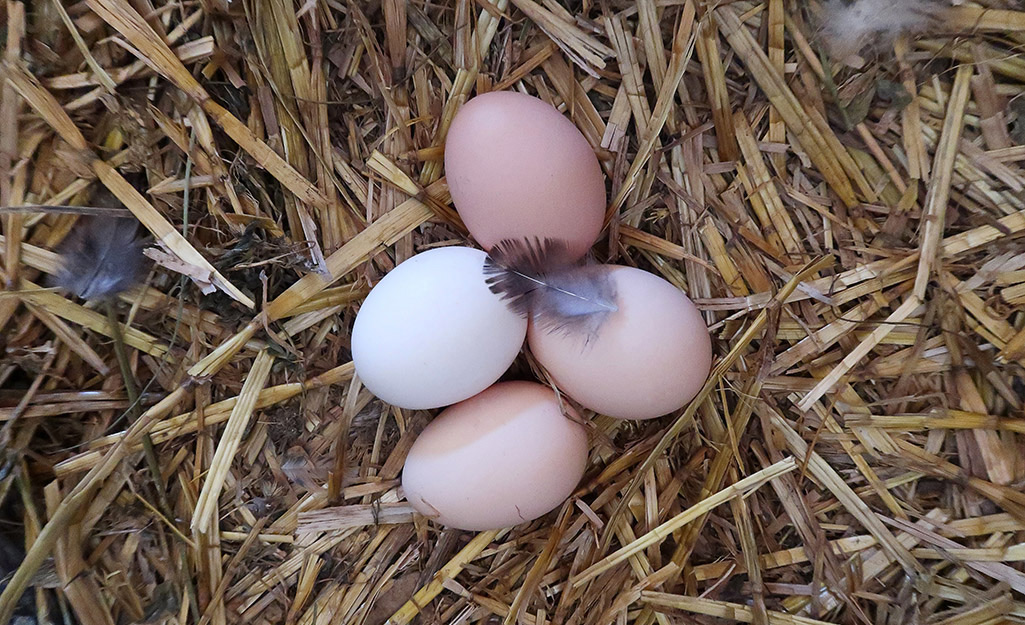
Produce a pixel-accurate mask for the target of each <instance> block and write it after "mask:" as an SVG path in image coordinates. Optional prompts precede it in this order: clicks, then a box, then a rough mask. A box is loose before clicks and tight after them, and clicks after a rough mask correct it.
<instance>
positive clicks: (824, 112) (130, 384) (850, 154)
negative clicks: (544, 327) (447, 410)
mask: <svg viewBox="0 0 1025 625" xmlns="http://www.w3.org/2000/svg"><path fill="white" fill-rule="evenodd" d="M863 1H867V0H863ZM875 4H876V5H878V4H879V3H875ZM886 4H887V5H895V6H892V7H889V8H888V9H887V10H890V9H892V10H894V11H898V12H899V11H900V10H901V8H902V7H903V8H908V7H911V8H912V9H913V8H915V7H920V6H923V4H924V3H922V2H920V1H918V0H912V1H910V2H908V1H907V0H905V4H903V5H902V4H901V3H900V2H897V0H894V2H891V3H886ZM911 5H914V6H911ZM849 8H850V7H846V6H842V5H841V4H838V3H837V1H836V0H831V1H830V2H829V3H827V4H826V5H823V4H820V3H818V2H817V1H815V0H811V1H808V2H806V1H805V0H799V1H784V0H766V1H765V2H751V1H747V0H738V1H736V2H715V3H713V2H705V1H704V0H669V1H662V0H638V1H636V2H633V1H625V0H623V1H620V0H607V1H603V2H597V3H596V2H591V1H589V0H585V1H584V2H569V3H564V2H556V1H555V0H477V1H476V2H471V1H470V0H451V1H448V2H440V3H423V2H413V3H405V2H401V1H400V0H380V2H356V1H351V0H350V1H342V0H310V1H309V2H294V1H292V0H235V1H233V2H232V1H228V0H200V2H163V1H162V0H83V1H81V2H69V3H61V2H54V1H52V0H35V1H33V2H30V3H23V2H20V1H18V0H6V1H5V2H4V4H3V5H2V7H0V11H2V13H0V15H3V17H4V19H3V20H2V23H3V28H2V29H0V31H2V32H3V34H2V35H0V38H2V40H3V42H4V46H3V48H4V57H3V65H2V68H3V82H2V87H0V98H2V100H0V206H2V215H0V220H2V225H3V240H2V242H0V254H2V261H3V262H2V263H0V268H2V278H3V280H4V290H3V291H2V292H0V327H2V337H3V342H2V351H0V447H2V453H0V502H2V513H0V521H2V523H0V536H2V538H0V555H2V557H0V566H2V567H3V569H2V570H0V578H3V579H4V581H5V583H6V587H5V590H4V592H3V594H2V595H0V623H5V622H9V621H10V619H12V618H13V619H17V620H15V621H14V622H19V623H51V622H52V623H75V622H77V623H82V624H83V625H94V624H95V625H101V624H113V623H118V624H123V623H183V624H184V623H202V624H204V625H205V624H208V623H209V624H212V625H218V624H224V623H275V624H277V623H289V624H292V623H302V624H309V625H314V624H326V623H346V624H349V623H353V624H358V623H366V624H368V625H380V624H381V623H384V622H385V621H388V622H390V623H395V624H403V623H410V622H414V621H417V622H422V623H479V622H488V623H491V622H503V623H524V624H527V625H534V624H538V625H542V624H544V625H547V624H550V623H551V624H555V623H559V624H563V623H565V624H573V625H577V624H581V625H583V624H590V623H595V624H598V623H601V624H605V623H637V624H643V625H650V624H653V623H659V624H660V625H666V624H670V623H720V622H750V623H755V624H756V625H766V624H769V623H771V624H774V625H775V624H797V623H800V624H812V623H823V622H824V623H852V624H853V623H866V624H868V623H876V624H897V623H955V622H956V623H959V624H965V625H973V624H989V623H994V624H995V623H1001V622H1008V621H1016V620H1017V621H1021V620H1022V619H1025V598H1023V593H1025V573H1023V571H1022V566H1021V562H1022V561H1023V560H1025V543H1022V539H1023V537H1025V533H1023V532H1025V495H1023V494H1022V490H1021V486H1022V483H1023V477H1025V453H1023V451H1025V450H1023V444H1022V443H1023V441H1022V435H1023V434H1025V420H1023V415H1022V402H1023V395H1025V393H1023V390H1025V385H1023V379H1022V364H1025V314H1023V311H1022V306H1021V305H1022V303H1023V302H1025V245H1023V243H1022V235H1021V233H1022V232H1023V231H1025V194H1023V190H1025V176H1023V174H1022V169H1021V163H1022V162H1023V161H1025V98H1023V97H1022V95H1021V94H1022V92H1023V89H1025V85H1023V83H1025V59H1023V56H1022V49H1023V46H1025V8H1023V7H1022V5H1021V4H1020V2H1017V1H1015V0H979V1H977V2H964V3H958V5H957V6H953V7H952V6H950V5H948V4H946V3H935V4H934V7H933V8H934V11H935V12H934V13H933V14H931V15H929V16H927V17H928V19H917V20H916V19H910V20H901V21H896V20H895V21H894V22H892V24H899V25H900V27H899V28H897V29H896V30H897V32H892V31H894V30H895V29H894V27H893V26H885V25H884V27H883V28H882V30H881V31H880V30H879V27H878V25H873V26H872V27H873V28H876V30H875V31H872V32H864V33H859V32H850V31H849V29H843V30H844V32H843V33H842V34H843V35H844V36H843V37H842V38H841V39H837V37H836V35H834V37H833V38H830V32H831V31H830V28H828V26H829V24H830V23H831V22H830V20H831V19H833V18H834V16H835V15H836V12H837V11H843V10H846V9H849ZM824 22H825V24H824ZM873 24H875V23H874V22H873ZM856 27H858V24H857V21H855V22H854V25H853V26H851V28H856ZM832 32H834V33H835V32H837V30H836V29H835V28H834V29H833V31H832ZM851 41H855V42H857V43H856V45H855V46H854V49H852V48H851V45H850V42H851ZM494 89H517V90H522V91H524V92H527V93H530V94H533V95H536V96H538V97H540V98H542V99H544V100H546V101H549V102H551V103H552V104H554V105H555V106H557V107H559V108H560V109H561V110H562V111H564V112H565V114H566V115H568V116H569V117H570V118H571V119H572V120H573V121H574V122H575V123H576V125H577V126H578V127H579V128H580V130H581V132H582V133H583V135H584V136H585V137H586V138H587V140H588V141H589V142H590V143H591V144H592V145H593V147H594V148H595V150H596V152H597V154H598V155H599V158H600V160H601V162H602V165H603V168H604V170H605V172H606V174H607V180H608V185H609V211H608V217H609V227H608V228H607V229H606V231H605V232H604V233H603V237H602V239H601V240H600V241H599V243H598V245H597V246H596V248H595V249H596V252H597V254H598V255H599V256H600V257H601V258H602V259H607V260H612V261H614V262H618V263H624V264H630V265H636V266H639V267H642V268H644V269H646V270H649V271H653V272H655V273H657V274H659V275H661V276H663V277H664V278H666V279H667V280H669V281H670V282H672V283H674V284H676V285H677V286H679V287H680V288H681V289H684V290H686V292H687V293H688V294H689V295H690V296H691V297H692V298H693V299H694V300H695V301H696V302H697V303H698V305H699V307H700V308H701V309H702V311H703V312H704V314H705V316H706V320H707V321H708V324H709V326H710V328H711V331H712V332H713V334H714V344H715V353H716V365H715V369H714V370H713V373H712V376H711V378H710V379H709V382H708V384H707V385H706V386H705V388H704V389H703V391H702V393H701V395H700V396H699V398H698V400H697V401H695V402H694V403H693V404H692V405H691V406H689V407H688V408H686V409H685V410H683V411H680V412H679V413H676V414H673V415H669V416H667V417H664V418H662V419H659V420H654V421H649V422H639V423H630V422H619V421H614V420H611V419H608V418H605V417H601V416H597V417H596V418H594V419H593V421H592V426H591V440H592V451H591V459H590V464H589V468H588V471H587V474H586V476H585V478H584V480H583V482H582V483H581V485H580V487H579V489H578V491H577V493H576V494H575V495H574V497H573V498H572V499H571V500H570V501H568V502H567V503H566V504H565V505H564V506H563V507H562V508H561V509H559V510H558V511H555V512H553V513H551V514H549V515H548V516H546V517H544V518H542V519H539V520H537V521H535V522H532V523H529V524H525V525H522V526H518V527H515V528H510V529H506V530H501V531H489V532H481V533H466V532H459V531H454V530H447V529H444V528H440V527H438V526H436V525H433V524H432V523H430V522H428V521H426V520H425V519H423V518H422V517H418V516H416V515H414V514H413V512H412V509H411V508H410V507H409V506H408V505H407V504H406V503H405V501H404V500H403V498H402V494H401V490H400V488H399V481H398V480H399V475H400V470H401V467H402V461H403V457H404V454H405V453H406V451H407V450H408V449H409V446H410V444H411V442H412V440H413V439H414V438H415V436H416V433H417V432H418V431H419V430H420V429H421V428H422V427H423V426H424V424H425V423H426V422H427V421H428V420H429V419H430V417H431V415H430V414H428V413H422V412H410V411H403V410H398V409H395V408H392V407H390V406H386V405H382V404H381V403H380V402H378V401H377V400H376V399H375V398H373V397H372V396H371V395H370V394H369V393H368V392H367V391H366V390H365V389H363V388H362V387H361V385H360V384H359V382H358V380H356V379H355V378H354V377H353V369H352V366H351V364H350V362H349V354H348V348H347V340H348V336H349V330H350V329H351V325H352V321H353V317H354V314H355V311H356V310H357V309H358V305H359V302H360V301H361V299H362V298H363V297H364V296H365V295H366V293H367V291H368V290H369V288H370V286H371V285H373V284H374V283H375V282H376V281H377V280H378V279H380V277H381V276H382V275H384V274H385V273H387V271H389V270H390V269H391V268H392V267H393V266H394V265H395V264H396V263H399V262H401V261H402V260H404V259H405V258H408V257H409V256H411V255H412V254H415V253H417V252H418V251H422V250H424V249H427V248H429V247H432V246H437V245H447V244H453V243H457V244H458V243H465V242H466V238H465V231H464V229H463V227H462V225H461V223H460V221H459V219H458V216H457V215H456V213H455V211H454V208H453V207H452V206H451V202H450V198H449V196H448V193H447V188H446V184H445V179H444V170H443V148H444V138H445V131H446V128H447V127H448V124H449V123H450V122H451V119H452V117H453V115H454V114H455V112H456V111H457V110H458V108H459V106H460V104H461V103H462V102H464V101H465V100H466V99H467V98H469V97H472V95H474V94H475V93H480V92H484V91H488V90H494ZM83 207H84V208H83ZM89 209H92V210H89ZM82 214H93V215H96V214H103V215H106V216H107V218H121V219H132V220H134V221H137V222H138V223H139V224H140V231H144V232H145V234H146V236H147V237H148V251H147V260H146V262H147V263H148V265H147V266H148V267H149V269H148V272H147V273H146V274H145V278H144V279H143V280H142V281H141V282H140V283H139V284H137V285H136V286H134V287H133V288H131V289H130V290H127V291H124V292H121V293H120V294H119V295H117V297H116V298H115V299H113V300H107V301H97V300H89V301H86V300H82V299H80V298H78V297H76V296H75V295H73V294H71V293H69V292H67V291H65V290H62V289H59V288H56V287H55V284H56V283H55V282H54V276H55V275H57V274H58V273H59V272H60V267H61V256H59V255H58V252H60V251H61V250H62V247H61V245H62V241H63V240H64V239H65V238H66V237H67V236H68V235H69V233H71V232H75V231H76V229H77V228H79V227H81V223H80V222H79V221H78V220H80V219H81V218H82ZM111 215H113V216H115V217H111ZM118 216H119V217H118ZM143 229H144V230H143ZM441 295H442V294H439V296H441ZM118 347H123V349H122V350H119V349H118ZM532 375H534V363H532V362H530V361H529V360H527V359H526V357H524V358H521V360H520V361H518V362H517V363H516V364H515V365H514V368H513V370H512V371H511V372H510V376H514V377H529V376H532Z"/></svg>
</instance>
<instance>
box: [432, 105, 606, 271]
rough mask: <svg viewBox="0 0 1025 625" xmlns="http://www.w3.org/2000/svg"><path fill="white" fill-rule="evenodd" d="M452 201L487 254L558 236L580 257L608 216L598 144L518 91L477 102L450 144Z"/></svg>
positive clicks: (456, 123) (464, 112) (466, 110)
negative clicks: (505, 243)
mask: <svg viewBox="0 0 1025 625" xmlns="http://www.w3.org/2000/svg"><path fill="white" fill-rule="evenodd" d="M445 175H446V178H447V179H448V186H449V189H450V190H451V192H452V201H453V203H454V204H455V206H456V209H457V210H458V211H459V216H460V217H462V219H463V222H464V223H465V224H466V227H467V228H468V229H469V230H470V234H472V235H473V237H474V239H476V240H477V242H478V243H480V244H481V245H482V246H483V247H484V248H485V249H490V248H491V246H492V245H494V244H495V243H498V242H499V241H501V240H502V239H523V238H527V239H533V238H534V237H539V238H545V237H550V238H557V239H563V240H565V241H567V242H568V243H569V245H570V249H571V250H572V252H573V253H574V254H575V255H576V256H577V257H578V258H579V257H581V256H583V255H584V254H585V253H586V252H587V250H588V249H589V248H590V247H591V245H592V244H594V241H595V239H597V238H598V234H599V233H600V232H601V228H602V222H603V221H604V217H605V182H604V179H603V176H602V171H601V166H600V165H599V164H598V159H597V158H596V157H595V155H594V151H593V150H592V149H591V146H590V145H589V144H588V143H587V140H586V139H584V136H583V135H582V134H580V131H579V130H577V127H576V126H574V125H573V122H571V121H570V120H569V119H568V118H567V117H565V116H564V115H563V114H562V113H560V112H559V111H558V110H556V109H555V108H554V107H552V106H551V105H549V104H547V103H546V102H544V101H542V100H539V99H537V98H533V97H531V96H528V95H524V94H522V93H517V92H514V91H496V92H492V93H486V94H483V95H480V96H477V97H476V98H473V99H472V100H470V101H469V102H467V103H466V104H465V105H463V108H462V109H461V110H460V111H459V113H458V114H457V115H456V117H455V119H454V120H453V121H452V125H451V127H450V128H449V131H448V137H447V140H446V143H445Z"/></svg>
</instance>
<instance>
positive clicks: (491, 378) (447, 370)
mask: <svg viewBox="0 0 1025 625" xmlns="http://www.w3.org/2000/svg"><path fill="white" fill-rule="evenodd" d="M484 259H485V254H484V252H482V251H480V250H475V249H472V248H468V247H442V248H436V249H432V250H429V251H426V252H423V253H421V254H417V255H416V256H413V257H412V258H410V259H408V260H406V261H405V262H403V263H401V264H399V266H397V267H395V268H394V269H393V270H392V271H390V272H389V273H388V274H387V275H386V276H385V277H384V279H382V280H381V281H380V282H378V283H377V285H376V286H374V288H373V289H372V290H371V291H370V293H369V294H368V295H367V297H366V300H365V301H364V302H363V305H362V306H361V307H360V309H359V313H358V314H357V315H356V321H355V323H354V325H353V328H352V361H353V364H354V366H355V368H356V374H357V375H358V376H359V378H360V380H361V381H362V382H363V384H364V385H365V386H366V387H367V388H368V389H369V390H370V391H371V392H372V393H374V394H375V395H377V396H378V397H379V398H381V399H383V400H384V401H386V402H388V403H389V404H393V405H395V406H399V407H402V408H411V409H426V408H438V407H441V406H447V405H449V404H454V403H455V402H458V401H462V400H464V399H466V398H468V397H471V396H473V395H476V394H477V393H479V392H481V391H483V390H484V389H486V388H487V387H488V386H490V385H491V384H492V383H494V382H495V381H496V380H498V378H499V377H501V376H502V374H503V373H505V371H506V369H508V368H509V365H510V364H512V361H513V360H514V359H515V358H516V356H517V354H518V353H519V351H520V348H521V347H522V346H523V339H524V337H525V336H526V332H527V322H526V320H525V319H523V318H521V317H520V316H518V315H517V314H515V313H514V312H512V311H510V310H509V308H507V307H506V306H505V304H504V303H503V302H502V301H501V300H500V299H499V298H498V296H496V295H495V294H494V293H492V292H491V291H490V290H489V289H488V286H487V284H486V283H485V281H484V275H483V267H484Z"/></svg>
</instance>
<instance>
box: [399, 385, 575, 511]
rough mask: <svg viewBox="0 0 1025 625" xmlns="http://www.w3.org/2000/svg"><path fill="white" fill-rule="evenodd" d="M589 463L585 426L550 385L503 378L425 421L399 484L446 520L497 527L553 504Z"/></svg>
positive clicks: (570, 488)
mask: <svg viewBox="0 0 1025 625" xmlns="http://www.w3.org/2000/svg"><path fill="white" fill-rule="evenodd" d="M567 409H569V408H568V407H567ZM570 410H571V409H570ZM572 418H573V419H577V418H578V417H577V416H576V415H575V414H573V415H572ZM586 465H587V431H586V429H585V428H584V426H583V425H581V424H580V423H578V422H577V421H574V420H572V419H570V418H567V417H565V416H563V414H562V412H561V410H560V407H559V401H558V399H557V398H556V396H555V393H554V392H552V390H551V389H550V388H548V387H547V386H542V385H540V384H536V383H534V382H500V383H498V384H495V385H494V386H491V387H490V388H488V389H487V390H485V391H484V392H482V393H480V394H478V395H475V396H473V397H471V398H470V399H467V400H466V401H463V402H460V403H458V404H456V405H454V406H451V407H449V408H448V409H446V410H444V411H443V412H442V413H441V414H440V415H438V416H437V417H436V418H435V419H434V421H432V422H431V423H430V424H428V426H427V427H426V428H424V431H423V432H421V433H420V436H419V437H417V439H416V442H414V443H413V446H412V447H411V448H410V450H409V454H408V455H407V456H406V464H405V466H404V467H403V469H402V489H403V491H404V492H405V494H406V499H407V500H408V501H409V503H410V504H411V505H412V506H413V507H414V508H416V509H417V510H418V511H419V512H420V513H421V514H423V515H425V516H427V517H429V518H432V519H434V520H435V521H437V522H439V523H441V524H443V525H447V526H449V527H455V528H459V529H464V530H487V529H498V528H501V527H510V526H513V525H518V524H520V523H524V522H526V521H532V520H534V519H536V518H537V517H539V516H541V515H543V514H545V513H547V512H550V511H551V510H553V509H555V508H556V507H558V506H559V504H561V503H562V502H563V501H565V499H566V498H567V497H569V496H570V494H572V492H573V489H574V488H575V487H576V485H577V483H578V482H579V481H580V478H581V477H582V476H583V474H584V468H585V466H586Z"/></svg>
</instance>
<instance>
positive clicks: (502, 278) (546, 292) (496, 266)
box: [484, 239, 619, 339]
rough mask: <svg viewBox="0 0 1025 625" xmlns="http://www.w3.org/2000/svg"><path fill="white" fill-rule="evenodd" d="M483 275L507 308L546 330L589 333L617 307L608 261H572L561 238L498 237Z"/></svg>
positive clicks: (486, 261) (591, 335)
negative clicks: (520, 238) (605, 263)
mask: <svg viewBox="0 0 1025 625" xmlns="http://www.w3.org/2000/svg"><path fill="white" fill-rule="evenodd" d="M484 276H485V277H486V279H487V284H488V287H489V288H490V289H491V291H492V292H493V293H495V294H496V295H499V296H500V297H502V299H504V300H506V303H507V304H508V306H509V308H510V309H511V310H513V311H514V312H516V313H517V314H519V315H521V316H524V317H528V318H531V319H533V321H534V324H535V325H536V326H537V327H538V328H540V329H542V330H545V331H547V332H564V333H572V334H583V335H585V336H587V337H588V339H590V338H591V337H593V336H594V334H595V333H596V332H597V331H598V329H599V328H600V327H601V325H602V324H603V323H604V322H605V320H606V319H607V318H608V316H609V315H610V314H612V313H614V312H616V311H617V310H619V307H618V306H617V305H616V289H615V285H614V284H613V283H612V280H611V278H610V277H609V271H608V267H606V266H604V265H595V264H582V263H579V262H576V261H575V260H574V259H573V257H572V256H571V254H570V251H569V247H568V246H567V245H566V242H565V241H560V240H557V239H544V240H541V239H534V240H533V241H530V240H513V239H506V240H503V241H500V242H499V243H498V244H496V245H495V246H494V247H492V248H491V252H490V253H489V254H488V257H487V259H486V260H485V261H484Z"/></svg>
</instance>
